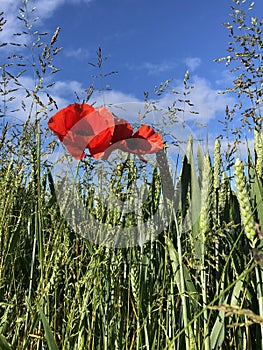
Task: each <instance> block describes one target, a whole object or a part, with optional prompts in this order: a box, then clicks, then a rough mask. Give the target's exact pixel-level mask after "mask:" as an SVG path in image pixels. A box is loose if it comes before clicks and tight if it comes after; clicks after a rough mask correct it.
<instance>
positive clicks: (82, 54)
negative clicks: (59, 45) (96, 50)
mask: <svg viewBox="0 0 263 350" xmlns="http://www.w3.org/2000/svg"><path fill="white" fill-rule="evenodd" d="M63 54H64V55H65V56H66V57H72V58H75V59H78V60H83V59H87V58H88V57H89V56H90V53H89V51H88V50H85V49H83V48H82V47H79V48H78V49H64V50H63Z"/></svg>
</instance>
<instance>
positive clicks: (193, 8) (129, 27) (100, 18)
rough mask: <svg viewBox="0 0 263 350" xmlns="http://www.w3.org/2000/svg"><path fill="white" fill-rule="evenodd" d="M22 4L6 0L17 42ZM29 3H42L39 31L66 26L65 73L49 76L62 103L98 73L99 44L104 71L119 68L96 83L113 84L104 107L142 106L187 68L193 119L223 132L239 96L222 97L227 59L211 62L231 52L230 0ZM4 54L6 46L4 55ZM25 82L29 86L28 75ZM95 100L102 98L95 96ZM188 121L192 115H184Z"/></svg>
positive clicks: (257, 10) (262, 7) (61, 40)
mask: <svg viewBox="0 0 263 350" xmlns="http://www.w3.org/2000/svg"><path fill="white" fill-rule="evenodd" d="M21 3H22V1H20V0H16V1H14V0H1V6H2V9H3V10H4V11H5V16H6V19H7V24H6V26H5V30H4V31H3V32H2V33H1V36H2V38H1V41H5V40H7V41H8V40H11V41H13V38H12V36H11V34H12V33H13V32H16V31H19V30H21V23H20V21H18V20H17V19H16V10H17V8H18V7H22V5H21ZM29 4H31V6H32V5H33V6H36V8H37V10H36V11H35V13H36V14H37V15H38V16H39V17H40V20H39V21H38V22H36V26H37V29H39V31H48V32H49V33H52V32H54V31H55V29H56V28H57V27H58V26H60V27H61V31H60V34H59V37H58V42H57V45H58V46H61V47H62V48H63V50H62V51H61V52H60V54H59V55H58V56H57V59H56V61H55V65H56V66H57V67H58V68H60V69H61V71H60V72H59V73H57V74H55V75H54V76H53V77H52V78H54V80H56V81H57V85H56V86H55V87H54V89H53V90H52V93H53V96H54V97H55V99H56V101H57V104H58V106H59V108H63V107H65V106H66V105H67V104H69V103H73V102H75V101H76V98H75V94H74V92H75V91H76V92H77V93H78V94H79V95H80V96H83V95H82V94H83V91H84V90H85V89H86V88H87V87H88V86H89V85H90V83H91V82H92V81H93V80H94V78H93V77H92V75H94V74H97V73H98V71H96V70H95V69H94V68H93V67H92V66H90V65H89V64H88V62H96V50H97V49H98V47H99V46H100V47H101V48H102V54H103V55H104V56H109V59H107V60H106V61H105V63H104V64H103V72H104V73H109V72H111V71H118V74H116V75H112V76H109V77H108V78H106V79H105V80H104V81H101V80H95V87H97V88H101V87H104V88H105V87H106V86H108V85H109V86H110V88H111V91H108V92H105V94H104V102H105V103H106V104H111V103H120V104H125V103H130V104H132V103H133V102H134V103H142V102H143V98H144V91H148V92H149V93H150V96H151V97H153V88H154V86H156V85H157V86H158V85H159V84H160V83H161V82H164V81H165V80H167V79H172V82H171V85H170V86H171V88H175V89H177V90H180V89H182V88H183V78H184V74H185V71H186V70H189V72H190V82H191V83H193V84H194V86H195V88H194V89H193V90H192V93H191V95H190V99H191V101H192V102H193V103H194V105H195V106H194V110H196V111H198V112H199V115H198V116H195V120H197V121H199V122H201V123H205V124H208V125H209V132H210V133H211V134H212V135H213V136H216V133H217V132H219V128H220V125H219V124H218V123H217V119H222V118H223V117H224V111H225V107H226V104H228V105H231V104H234V102H235V100H234V97H233V96H228V95H219V94H218V91H219V90H223V89H225V88H226V87H227V86H228V85H229V83H230V82H231V77H230V76H229V74H228V73H227V68H226V67H225V64H224V63H220V64H219V63H215V62H213V60H214V59H216V58H218V57H222V56H225V55H226V50H227V43H228V40H229V38H228V31H227V29H226V28H225V27H223V26H222V23H223V22H226V21H229V19H230V18H229V13H230V12H231V9H230V7H231V5H233V2H232V0H213V1H211V0H202V1H196V0H184V1H177V0H163V1H159V0H158V1H157V0H151V1H148V0H144V1H142V0H45V1H43V0H29ZM0 9H1V8H0ZM253 11H254V12H252V13H251V15H255V16H258V17H259V18H260V19H261V16H260V14H262V13H263V2H262V1H261V0H256V1H255V6H254V10H253ZM249 16H250V15H249ZM14 49H15V48H14ZM8 54H10V52H9V53H8ZM5 55H6V52H5V48H3V49H2V50H1V51H0V59H1V60H3V59H4V57H5ZM23 79H24V80H23V81H24V84H28V86H29V88H30V87H32V76H30V74H29V73H26V74H25V75H24V76H23ZM174 97H175V96H174V95H171V94H169V93H166V94H164V95H163V96H162V97H161V98H160V99H161V102H162V104H163V105H169V104H171V103H172V99H174ZM18 98H19V96H18ZM21 98H22V95H21ZM94 99H96V100H97V101H98V104H100V103H102V100H101V98H100V97H99V95H98V94H94ZM184 118H186V120H187V119H191V118H193V115H190V114H187V113H186V114H185V115H184ZM156 119H158V116H157V117H156Z"/></svg>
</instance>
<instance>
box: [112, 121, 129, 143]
mask: <svg viewBox="0 0 263 350" xmlns="http://www.w3.org/2000/svg"><path fill="white" fill-rule="evenodd" d="M114 123H115V128H114V133H113V136H112V140H111V143H112V144H113V143H116V142H118V141H121V140H125V139H128V138H130V137H132V133H133V130H132V126H131V124H130V123H129V122H127V120H125V119H121V118H115V119H114Z"/></svg>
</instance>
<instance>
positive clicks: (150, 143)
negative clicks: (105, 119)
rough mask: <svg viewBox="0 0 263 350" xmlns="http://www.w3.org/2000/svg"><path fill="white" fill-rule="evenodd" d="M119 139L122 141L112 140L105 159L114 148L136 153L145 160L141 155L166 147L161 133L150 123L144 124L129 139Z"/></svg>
mask: <svg viewBox="0 0 263 350" xmlns="http://www.w3.org/2000/svg"><path fill="white" fill-rule="evenodd" d="M119 128H120V126H119ZM120 130H121V128H120ZM120 136H121V135H120ZM119 139H120V141H118V142H115V143H113V142H111V145H110V147H109V148H108V149H107V150H106V151H105V153H104V155H103V159H104V160H106V159H108V157H109V156H110V154H111V153H112V152H113V151H114V150H116V149H119V150H121V151H124V152H128V153H133V154H136V155H138V156H139V158H140V159H141V160H143V161H145V160H144V159H143V158H142V157H141V156H142V155H144V154H151V153H156V152H158V151H159V150H160V149H162V148H163V147H164V143H163V140H162V137H161V135H160V134H158V133H156V132H155V131H154V129H153V128H151V127H150V126H148V125H142V126H141V127H140V128H139V129H138V130H137V131H136V132H135V133H134V135H132V136H131V137H129V138H127V139H121V138H119Z"/></svg>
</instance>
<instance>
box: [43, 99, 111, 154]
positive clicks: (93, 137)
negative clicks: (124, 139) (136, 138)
mask: <svg viewBox="0 0 263 350" xmlns="http://www.w3.org/2000/svg"><path fill="white" fill-rule="evenodd" d="M48 127H49V128H50V129H51V130H52V131H53V132H54V133H55V135H56V136H57V137H58V138H59V140H60V141H62V142H63V144H64V145H65V146H66V148H67V150H68V151H69V153H70V154H71V155H72V156H73V157H74V158H76V159H82V158H83V157H84V149H85V148H88V149H89V151H90V153H91V154H92V155H93V156H94V157H95V158H99V157H100V156H101V155H102V154H103V153H104V151H105V150H106V149H107V147H108V146H109V145H110V142H111V139H112V136H113V133H114V119H113V116H112V114H111V113H110V112H109V111H108V110H107V108H105V107H100V108H98V109H97V110H95V109H94V108H93V107H92V106H90V105H88V104H85V103H83V104H78V103H75V104H71V105H69V106H68V107H66V108H64V109H62V110H60V111H59V112H58V113H56V114H55V115H54V116H53V117H52V118H50V120H49V122H48Z"/></svg>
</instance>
